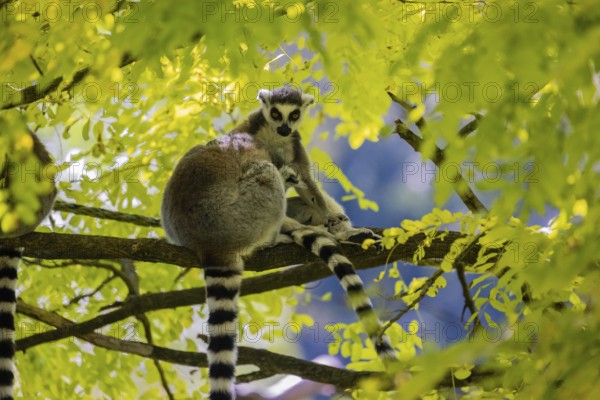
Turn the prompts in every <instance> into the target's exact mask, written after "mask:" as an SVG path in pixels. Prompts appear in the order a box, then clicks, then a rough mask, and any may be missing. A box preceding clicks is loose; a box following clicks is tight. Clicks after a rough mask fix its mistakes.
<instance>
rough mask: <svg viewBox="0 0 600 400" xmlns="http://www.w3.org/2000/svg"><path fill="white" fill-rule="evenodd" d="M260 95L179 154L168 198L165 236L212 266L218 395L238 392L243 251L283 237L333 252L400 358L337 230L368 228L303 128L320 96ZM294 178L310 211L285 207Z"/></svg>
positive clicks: (327, 256)
mask: <svg viewBox="0 0 600 400" xmlns="http://www.w3.org/2000/svg"><path fill="white" fill-rule="evenodd" d="M258 97H259V100H260V102H261V107H260V108H259V109H258V110H256V111H255V112H253V113H252V114H250V116H249V117H248V118H247V119H246V120H245V121H244V122H243V123H242V124H240V125H239V126H237V127H236V128H234V129H233V130H232V131H231V132H229V133H228V134H227V135H225V136H223V137H222V138H220V139H218V140H215V141H213V142H210V143H209V144H207V145H201V146H196V147H194V148H192V149H191V150H190V151H189V152H188V153H187V154H186V155H185V156H184V157H183V158H182V159H181V161H180V162H179V163H178V165H177V167H176V168H175V171H174V172H173V175H172V177H171V178H170V180H169V182H168V183H167V186H166V188H165V192H164V197H163V204H162V221H163V226H164V228H165V232H166V233H167V236H168V237H169V239H170V240H171V241H172V242H174V243H175V244H178V245H181V246H185V247H187V248H189V249H191V250H193V251H194V252H195V253H196V254H197V255H198V257H199V259H200V262H201V264H202V267H204V275H205V280H206V292H207V296H206V297H207V305H208V308H209V317H208V325H209V344H208V361H209V380H210V385H211V391H210V399H211V400H231V399H234V398H235V390H234V381H235V364H236V360H237V347H236V340H237V331H238V328H237V313H238V308H237V307H238V306H237V303H238V297H239V292H240V285H241V274H242V271H243V260H242V257H244V256H248V255H250V253H251V252H252V251H253V250H254V249H256V248H257V247H264V246H268V245H270V244H272V243H274V242H275V241H277V240H282V239H283V238H282V236H283V237H288V238H291V239H292V240H293V241H294V242H296V243H297V244H300V245H301V246H304V247H305V248H307V249H308V250H309V251H312V252H313V253H315V254H316V255H317V256H319V257H321V258H322V259H323V260H324V261H325V263H326V264H327V265H328V266H329V268H330V269H331V270H332V271H333V272H334V273H335V274H336V275H337V277H338V278H339V279H340V281H341V283H342V286H343V287H344V289H345V290H346V292H347V293H348V296H349V299H350V303H351V305H352V307H353V309H354V310H355V311H356V312H357V314H358V316H359V318H360V319H361V321H362V322H363V324H364V327H365V330H366V331H367V333H368V334H369V337H370V338H371V340H372V341H373V343H374V345H375V349H376V350H377V352H378V354H379V355H380V356H381V357H382V358H383V359H394V358H395V357H396V355H395V352H394V351H393V349H392V347H391V345H390V343H389V339H388V338H387V337H385V336H383V337H382V338H379V337H378V335H377V334H378V330H379V328H380V327H381V324H380V322H379V320H378V319H377V317H376V315H375V313H374V311H373V306H372V304H371V301H370V300H369V298H368V296H367V295H366V293H365V291H364V287H363V284H362V281H361V280H360V277H359V276H358V275H357V274H356V272H355V271H354V268H353V266H352V264H351V263H350V261H349V260H348V259H347V258H346V257H344V256H343V255H342V254H341V253H340V250H339V246H338V243H337V242H336V240H335V237H334V235H338V234H339V235H340V236H342V237H344V238H348V237H349V236H351V235H350V234H348V232H351V233H356V232H358V233H362V232H363V231H361V230H354V228H352V227H351V225H350V224H349V221H348V219H347V217H345V215H343V210H342V209H341V207H340V206H339V205H338V204H337V203H336V202H335V201H333V199H331V198H330V197H328V196H324V195H323V194H322V193H321V191H320V190H319V189H318V187H317V186H316V184H315V182H314V181H313V180H312V178H311V176H310V170H309V160H308V156H307V155H306V151H305V150H304V147H303V146H302V143H301V142H300V135H299V133H298V131H297V129H296V128H297V126H298V125H299V124H300V122H301V120H302V117H303V116H304V115H305V114H306V110H307V107H308V106H309V105H311V104H312V103H313V102H314V99H313V98H312V96H310V95H308V94H302V92H300V91H298V90H296V89H293V88H288V87H283V88H279V89H275V90H273V91H265V90H261V91H260V92H259V96H258ZM286 186H294V187H295V188H296V190H297V191H298V193H299V194H300V198H299V199H300V200H293V201H292V204H296V202H297V203H298V204H297V206H298V209H306V210H309V212H305V214H306V215H309V214H310V215H309V219H310V220H308V221H305V220H301V221H298V220H295V219H293V218H290V217H289V216H286V207H287V206H286V196H285V193H286ZM288 204H289V203H288ZM294 207H296V206H294ZM294 207H291V208H294ZM298 215H299V214H298ZM303 215H304V214H303ZM328 222H329V223H328ZM327 223H328V226H325V224H327ZM312 225H314V226H312ZM340 226H342V227H343V228H344V229H340ZM328 227H329V229H330V232H332V233H333V234H332V233H330V232H328V229H327V228H328ZM331 228H333V229H331ZM346 228H347V229H346ZM353 230H354V231H353ZM369 232H370V231H369Z"/></svg>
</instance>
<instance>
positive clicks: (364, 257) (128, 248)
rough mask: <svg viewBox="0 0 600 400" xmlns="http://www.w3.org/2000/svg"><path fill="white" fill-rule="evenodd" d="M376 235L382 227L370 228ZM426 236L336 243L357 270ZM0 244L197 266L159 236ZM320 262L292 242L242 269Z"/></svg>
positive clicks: (407, 255) (29, 251)
mask: <svg viewBox="0 0 600 400" xmlns="http://www.w3.org/2000/svg"><path fill="white" fill-rule="evenodd" d="M372 229H373V231H374V232H376V233H379V234H381V233H382V231H383V230H382V229H380V228H372ZM460 237H464V235H463V234H461V233H460V232H448V234H447V236H446V237H445V238H444V239H435V240H433V241H432V243H431V245H430V246H428V247H427V248H426V249H425V255H424V257H423V259H425V260H439V259H442V258H443V257H444V256H445V255H446V253H448V251H450V246H451V244H452V242H454V241H455V240H456V239H458V238H460ZM425 239H426V237H425V235H422V234H419V235H415V236H412V237H411V238H410V239H409V240H408V241H407V242H406V243H404V244H402V245H399V246H397V247H396V248H395V249H394V251H393V252H392V253H391V254H388V252H385V251H379V250H377V249H376V248H375V247H371V248H369V249H367V250H363V249H362V248H361V246H360V245H357V244H353V243H343V244H341V249H342V252H343V253H344V254H345V255H346V256H347V257H349V258H350V259H351V260H352V261H353V262H354V263H355V265H356V266H357V267H358V268H361V267H363V268H364V267H365V266H366V265H369V266H375V265H383V264H386V263H389V262H393V261H398V260H403V261H408V262H412V259H413V254H414V253H415V251H417V250H418V246H419V245H420V244H421V243H422V242H423V241H424V240H425ZM0 246H7V247H24V248H25V251H24V256H25V257H34V258H41V259H47V260H62V259H80V260H102V259H104V260H118V259H122V258H127V259H130V260H133V261H145V262H153V263H156V262H161V263H167V264H173V265H178V266H180V267H184V268H188V267H191V268H200V267H201V266H200V265H199V262H198V259H197V258H196V256H195V254H194V253H193V252H192V251H191V250H189V249H187V248H185V247H181V246H175V245H172V244H169V243H168V242H167V241H166V240H162V239H124V238H115V237H110V236H97V235H74V234H65V233H41V232H33V233H30V234H27V235H23V236H20V237H17V238H10V239H7V238H0ZM479 248H480V246H475V247H473V250H472V251H470V252H469V253H468V254H466V255H465V256H466V257H467V258H466V260H467V261H469V260H470V261H473V262H474V261H475V260H476V259H477V251H478V250H479ZM314 262H320V259H319V258H318V257H317V256H315V255H313V254H312V253H310V252H308V251H306V250H305V249H304V248H302V247H300V246H298V245H296V244H280V245H277V246H275V247H271V248H267V249H263V250H260V251H257V252H256V253H255V254H253V255H252V256H251V257H248V258H246V262H245V269H246V270H248V271H267V270H271V269H275V268H280V267H285V266H289V265H295V264H306V263H314Z"/></svg>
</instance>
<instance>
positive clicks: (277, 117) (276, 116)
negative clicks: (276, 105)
mask: <svg viewBox="0 0 600 400" xmlns="http://www.w3.org/2000/svg"><path fill="white" fill-rule="evenodd" d="M271 118H273V119H274V120H276V121H277V120H280V119H281V113H280V112H279V111H277V110H276V109H272V110H271Z"/></svg>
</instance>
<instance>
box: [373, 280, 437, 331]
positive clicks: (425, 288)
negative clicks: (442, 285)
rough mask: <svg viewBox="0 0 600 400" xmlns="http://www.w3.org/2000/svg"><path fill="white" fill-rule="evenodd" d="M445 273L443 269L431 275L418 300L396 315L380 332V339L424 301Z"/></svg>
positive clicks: (422, 287)
mask: <svg viewBox="0 0 600 400" xmlns="http://www.w3.org/2000/svg"><path fill="white" fill-rule="evenodd" d="M443 273H444V271H442V270H441V269H438V270H437V271H435V273H434V274H433V275H431V276H430V277H429V278H427V280H426V281H425V283H423V286H421V287H420V288H419V289H418V290H419V295H418V296H417V298H416V299H414V300H413V301H412V302H411V303H410V304H409V305H408V306H406V308H404V309H402V310H401V311H400V312H399V313H398V314H396V315H395V316H394V317H393V318H392V319H390V320H389V321H388V322H387V323H386V324H385V325H384V326H383V327H382V328H381V329H380V330H379V337H381V336H383V334H384V333H385V331H386V330H388V328H389V327H390V326H392V325H394V324H395V323H396V322H398V320H399V319H400V318H402V317H403V316H404V315H405V314H406V313H407V312H409V311H410V310H412V309H413V307H414V306H416V305H417V304H419V303H420V302H421V300H423V299H424V298H425V295H426V294H427V291H428V290H429V288H430V287H431V286H433V284H434V283H435V281H436V280H437V278H439V277H440V276H442V274H443Z"/></svg>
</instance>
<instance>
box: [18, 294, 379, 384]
mask: <svg viewBox="0 0 600 400" xmlns="http://www.w3.org/2000/svg"><path fill="white" fill-rule="evenodd" d="M17 312H19V313H21V314H23V315H26V316H28V317H30V318H33V319H36V320H38V321H42V322H44V323H46V324H48V325H52V326H55V327H68V326H70V325H72V324H73V321H70V320H68V319H66V318H63V317H62V316H60V315H58V314H54V313H50V312H47V311H44V310H42V309H39V308H36V307H33V306H30V305H28V304H25V303H23V302H22V301H19V302H18V304H17ZM76 336H77V337H79V338H81V339H84V340H86V341H88V342H90V343H92V344H94V345H96V346H98V347H102V348H105V349H109V350H116V351H120V352H122V353H128V354H135V355H138V356H141V357H146V358H151V359H154V360H158V361H166V362H170V363H173V364H180V365H189V366H193V367H206V366H207V360H206V355H205V354H202V353H192V352H186V351H178V350H172V349H168V348H164V347H159V346H154V345H150V344H146V343H140V342H133V341H129V340H121V339H117V338H114V337H108V336H105V335H101V334H98V333H86V334H77V335H76ZM23 340H25V339H21V340H17V348H18V349H19V350H21V351H22V350H25V348H23V347H22V346H21V342H22V341H23ZM239 364H253V365H256V366H258V367H259V368H260V369H261V371H264V372H265V373H267V375H268V376H272V375H276V374H291V375H296V376H299V377H301V378H304V379H308V380H311V381H314V382H321V383H326V384H333V385H335V386H336V387H338V388H340V389H348V388H352V387H356V386H357V384H358V382H359V381H360V380H361V379H363V378H367V377H372V376H380V375H381V374H380V373H375V372H354V371H349V370H345V369H340V368H335V367H330V366H327V365H322V364H317V363H313V362H310V361H306V360H302V359H298V358H294V357H290V356H285V355H282V354H277V353H272V352H270V351H267V350H260V349H252V348H248V347H240V348H239Z"/></svg>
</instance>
